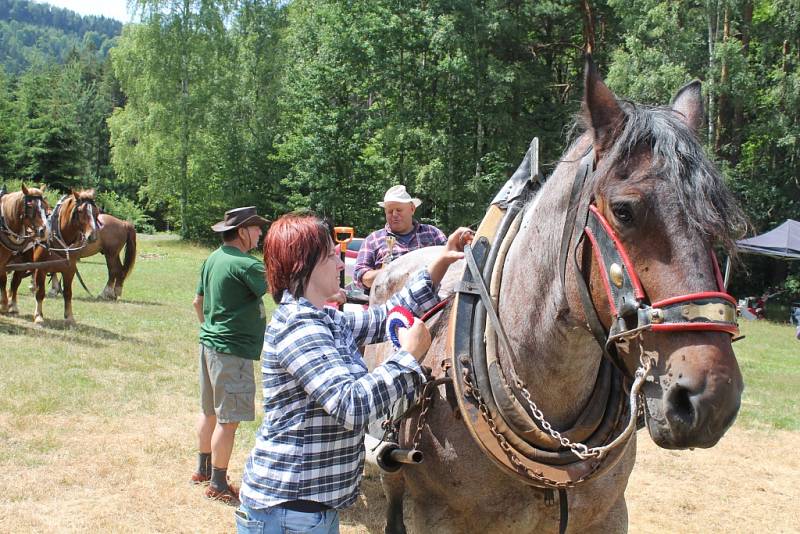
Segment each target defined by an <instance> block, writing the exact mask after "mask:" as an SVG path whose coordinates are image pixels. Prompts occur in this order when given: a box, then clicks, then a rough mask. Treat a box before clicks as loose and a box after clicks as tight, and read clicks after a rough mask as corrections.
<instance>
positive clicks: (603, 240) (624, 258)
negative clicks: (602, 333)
mask: <svg viewBox="0 0 800 534" xmlns="http://www.w3.org/2000/svg"><path fill="white" fill-rule="evenodd" d="M583 231H584V234H585V235H586V237H587V238H588V239H589V243H590V244H591V248H592V253H593V255H594V258H595V259H596V260H597V263H598V265H599V266H600V275H601V276H600V278H601V280H602V282H603V286H604V287H605V291H606V295H607V296H608V302H609V306H610V311H611V316H612V317H613V318H614V323H613V324H612V326H611V329H610V331H609V339H610V340H611V339H614V340H616V339H620V338H624V337H628V336H629V335H633V334H634V333H636V332H639V331H641V330H652V331H653V332H676V331H684V330H690V331H697V330H707V331H712V332H727V333H728V334H731V335H732V336H736V335H738V333H739V328H738V325H737V324H736V300H735V299H734V298H733V297H732V296H731V295H729V294H728V293H726V292H725V287H724V284H723V281H722V274H721V273H720V270H719V264H718V263H717V258H716V256H715V255H714V253H713V251H709V256H710V258H709V259H710V261H711V263H712V265H713V266H714V274H715V278H716V282H717V289H718V291H704V292H700V293H689V294H686V295H681V296H677V297H670V298H667V299H663V300H659V301H657V302H653V303H651V304H648V303H647V297H646V295H645V293H644V290H643V289H642V284H641V282H640V281H639V277H638V276H637V274H636V269H635V268H634V266H633V264H632V262H631V260H630V257H629V256H628V253H627V251H626V250H625V246H624V245H623V244H622V242H621V241H620V240H619V238H618V237H617V235H616V233H615V232H614V229H613V228H612V227H611V225H610V224H609V223H608V221H607V220H606V218H605V217H603V214H602V213H600V210H598V209H597V207H596V206H594V205H590V206H589V217H588V220H587V224H586V227H585V228H584V230H583ZM634 312H635V313H636V317H637V324H636V326H635V327H633V328H628V326H627V324H626V322H625V319H624V317H625V316H630V315H631V314H633V313H634Z"/></svg>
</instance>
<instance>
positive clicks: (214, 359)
mask: <svg viewBox="0 0 800 534" xmlns="http://www.w3.org/2000/svg"><path fill="white" fill-rule="evenodd" d="M255 397H256V382H255V378H254V375H253V360H248V359H247V358H239V357H238V356H233V355H231V354H225V353H224V352H217V351H216V350H214V349H212V348H211V347H207V346H205V345H203V344H202V343H200V406H201V408H202V410H203V413H204V414H205V415H216V416H217V422H218V423H236V422H239V421H253V420H254V419H255V418H256V412H255Z"/></svg>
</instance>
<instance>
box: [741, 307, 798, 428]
mask: <svg viewBox="0 0 800 534" xmlns="http://www.w3.org/2000/svg"><path fill="white" fill-rule="evenodd" d="M740 328H741V331H742V334H744V335H745V336H746V337H745V339H743V340H741V341H737V342H736V343H735V344H734V348H735V349H736V357H737V359H738V360H739V366H740V367H741V370H742V375H743V376H744V381H745V391H744V396H743V398H742V409H741V411H740V412H739V422H740V424H744V425H746V426H748V427H759V426H763V425H766V426H770V427H773V428H781V429H786V430H800V403H798V393H800V341H798V340H797V339H795V329H794V328H793V327H792V326H790V325H788V324H780V323H774V322H769V321H741V324H740Z"/></svg>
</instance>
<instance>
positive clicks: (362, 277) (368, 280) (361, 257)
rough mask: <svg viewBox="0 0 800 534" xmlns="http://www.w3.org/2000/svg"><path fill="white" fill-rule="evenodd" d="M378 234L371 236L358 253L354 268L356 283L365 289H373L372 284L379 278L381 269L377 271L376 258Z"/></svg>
mask: <svg viewBox="0 0 800 534" xmlns="http://www.w3.org/2000/svg"><path fill="white" fill-rule="evenodd" d="M375 234H376V232H373V233H371V234H369V235H368V236H367V237H366V239H364V243H363V244H362V245H361V249H360V250H359V251H358V257H357V258H356V264H355V267H353V279H354V280H355V282H356V283H357V284H359V285H361V286H363V287H366V288H370V287H372V282H373V281H375V277H376V276H378V272H380V269H375V257H376V254H375V252H376V246H377V239H376V237H375Z"/></svg>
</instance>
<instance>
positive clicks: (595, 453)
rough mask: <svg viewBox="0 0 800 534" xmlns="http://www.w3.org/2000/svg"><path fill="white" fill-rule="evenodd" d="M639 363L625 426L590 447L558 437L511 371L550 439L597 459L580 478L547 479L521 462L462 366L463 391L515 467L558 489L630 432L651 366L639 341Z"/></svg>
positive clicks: (625, 437)
mask: <svg viewBox="0 0 800 534" xmlns="http://www.w3.org/2000/svg"><path fill="white" fill-rule="evenodd" d="M639 363H640V366H639V367H638V368H637V369H636V373H635V377H636V378H635V380H634V382H633V384H632V385H631V391H630V398H629V402H630V419H629V421H628V424H627V425H626V427H625V429H624V430H623V432H622V433H621V434H620V435H619V436H617V438H615V439H614V440H613V441H612V442H611V443H609V444H607V445H604V446H601V447H591V448H589V447H588V446H586V445H585V444H583V443H573V442H572V441H570V440H569V439H567V438H565V437H564V436H562V435H561V433H559V432H558V431H557V430H555V429H554V428H553V427H552V425H551V424H550V423H548V422H547V421H546V420H545V418H544V414H543V413H542V411H541V410H540V409H539V408H538V407H537V406H536V403H535V402H534V401H533V400H532V399H531V394H530V392H529V391H528V389H527V388H526V387H525V385H524V384H523V383H522V381H521V380H520V379H519V377H518V376H516V374H515V373H514V372H513V370H512V373H513V377H514V381H515V383H516V384H517V386H518V387H519V388H520V389H521V390H522V392H523V396H524V397H525V400H526V401H527V402H528V404H529V405H530V408H531V410H532V411H533V415H534V417H535V418H536V419H537V420H538V421H539V422H540V423H541V425H542V427H543V428H544V429H545V430H547V431H548V432H549V433H550V435H551V436H552V437H553V438H555V439H557V440H558V441H559V443H561V445H562V446H564V447H568V448H569V449H570V450H571V451H572V452H573V453H574V454H575V455H576V456H577V457H578V458H580V459H581V460H587V459H589V458H596V459H597V460H598V461H597V462H595V464H594V466H593V467H592V469H591V470H590V471H589V472H588V473H586V474H585V475H584V476H583V477H581V478H580V479H578V480H574V481H572V482H569V483H559V482H556V481H554V480H551V479H549V478H547V477H545V476H544V475H543V474H542V473H537V472H535V471H533V470H531V469H530V468H529V467H528V466H526V465H524V464H523V463H522V461H521V460H520V459H519V457H518V456H517V454H516V452H515V451H514V449H513V448H512V447H511V445H509V443H508V440H507V439H506V438H505V436H503V434H502V433H501V432H500V431H499V430H498V429H497V424H496V423H495V422H494V419H493V418H492V415H491V414H490V412H489V408H488V406H487V405H486V402H485V401H484V400H483V397H482V396H481V393H480V390H479V389H478V388H477V387H476V386H475V384H473V383H472V380H471V377H470V372H469V369H467V368H466V367H465V368H464V369H463V372H464V385H465V387H464V390H465V393H466V394H469V395H471V396H472V397H473V398H474V399H475V400H476V401H477V402H478V410H479V411H480V413H481V417H483V419H484V420H485V421H486V423H487V424H488V425H489V430H490V431H491V432H492V435H493V436H494V437H495V439H496V440H497V443H498V444H499V445H500V448H501V449H502V450H503V452H505V453H506V455H507V456H508V458H509V460H510V461H511V463H512V464H514V466H515V467H517V469H519V470H520V471H522V472H523V473H524V474H525V475H526V476H527V477H528V478H531V479H533V480H537V481H539V482H541V483H543V484H546V485H547V486H550V487H558V488H561V487H570V486H574V485H576V484H578V483H580V482H583V481H584V480H587V479H589V478H590V477H591V476H592V475H593V474H594V473H595V472H596V471H597V470H598V469H599V468H600V465H602V461H601V460H602V459H603V458H604V457H605V456H606V454H607V453H608V451H610V450H611V449H613V448H615V447H617V446H619V445H621V444H622V443H625V442H627V440H628V438H629V437H630V435H631V434H632V430H633V429H634V428H635V423H636V420H637V418H638V416H639V414H640V411H641V408H642V406H641V405H640V404H639V402H638V401H639V391H640V389H641V387H642V384H643V383H644V381H645V378H646V377H647V375H648V373H649V372H650V368H651V365H652V361H651V360H647V359H646V358H645V353H644V347H643V346H642V345H641V344H640V345H639Z"/></svg>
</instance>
